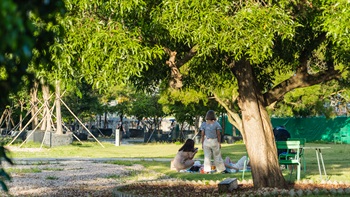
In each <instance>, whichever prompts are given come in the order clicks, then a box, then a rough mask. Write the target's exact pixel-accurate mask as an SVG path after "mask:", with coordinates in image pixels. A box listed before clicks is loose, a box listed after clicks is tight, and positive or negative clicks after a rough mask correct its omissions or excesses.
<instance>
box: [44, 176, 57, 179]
mask: <svg viewBox="0 0 350 197" xmlns="http://www.w3.org/2000/svg"><path fill="white" fill-rule="evenodd" d="M45 179H46V180H58V177H56V176H47V177H46V178H45Z"/></svg>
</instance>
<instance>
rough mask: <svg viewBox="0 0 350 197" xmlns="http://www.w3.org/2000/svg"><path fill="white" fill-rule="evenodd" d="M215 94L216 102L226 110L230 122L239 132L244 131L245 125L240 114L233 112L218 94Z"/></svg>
mask: <svg viewBox="0 0 350 197" xmlns="http://www.w3.org/2000/svg"><path fill="white" fill-rule="evenodd" d="M213 94H214V98H215V100H216V101H217V102H218V103H219V104H220V105H221V106H223V107H224V108H225V110H226V111H227V113H228V115H229V116H228V120H229V122H230V123H231V124H232V125H233V126H235V127H236V128H237V129H238V130H240V131H243V123H242V119H241V117H240V116H239V114H238V113H236V112H234V111H233V110H231V108H230V107H229V106H228V104H227V103H225V102H224V101H223V100H222V99H221V98H220V97H219V96H218V95H217V94H215V93H213Z"/></svg>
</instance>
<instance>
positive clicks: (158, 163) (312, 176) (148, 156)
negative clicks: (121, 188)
mask: <svg viewBox="0 0 350 197" xmlns="http://www.w3.org/2000/svg"><path fill="white" fill-rule="evenodd" d="M102 144H103V146H104V147H102V146H101V145H100V144H99V143H96V142H83V144H81V143H73V144H72V145H67V146H60V147H53V148H47V147H43V148H41V149H39V147H40V144H35V143H28V144H25V145H24V146H22V148H21V149H19V150H18V149H16V150H15V151H11V152H10V156H11V157H12V158H107V159H110V160H111V161H110V162H112V163H115V164H119V165H132V164H141V165H143V166H145V167H146V168H147V169H149V170H155V171H157V172H160V173H162V174H165V175H167V176H169V177H172V178H178V179H183V180H214V181H216V180H222V179H224V178H227V177H235V178H238V179H239V180H241V179H242V173H234V174H199V173H178V172H175V171H171V170H170V168H169V167H170V162H169V161H170V160H171V159H172V158H173V157H174V156H175V154H176V152H177V150H178V149H179V148H180V147H181V145H182V144H180V143H148V144H143V143H140V144H132V145H122V146H115V145H114V144H112V143H102ZM13 146H16V144H15V145H13ZM306 146H325V147H330V148H329V149H323V150H322V153H323V159H324V163H325V166H326V171H327V179H325V177H324V176H323V180H327V181H332V182H334V181H337V182H340V181H342V182H349V181H350V154H348V153H349V151H350V145H349V144H332V143H329V144H325V143H307V144H306ZM28 148H32V149H28ZM9 149H10V150H13V147H9ZM33 149H34V151H28V150H33ZM244 155H246V150H245V145H244V144H243V143H242V142H237V143H235V144H222V156H223V158H225V157H226V156H229V157H230V158H231V159H233V160H238V159H239V158H241V157H242V156H244ZM203 157H204V156H203V151H202V149H201V147H200V146H199V152H198V154H197V155H196V157H195V159H197V160H201V161H203ZM120 158H122V159H120ZM135 158H137V159H136V160H135ZM153 158H154V159H155V160H153ZM128 159H133V160H128ZM305 161H306V172H304V171H303V170H302V172H301V180H312V181H314V182H321V179H320V175H319V171H318V165H317V160H316V154H315V151H314V150H305ZM282 172H283V174H284V175H285V177H286V180H289V171H288V170H283V171H282ZM294 175H295V172H294V173H293V176H292V181H293V180H294V179H295V176H294ZM244 179H245V180H249V179H251V173H250V172H246V173H245V178H244Z"/></svg>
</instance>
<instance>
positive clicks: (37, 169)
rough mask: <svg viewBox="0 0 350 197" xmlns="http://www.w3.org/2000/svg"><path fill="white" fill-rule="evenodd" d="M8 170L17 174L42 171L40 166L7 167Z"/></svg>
mask: <svg viewBox="0 0 350 197" xmlns="http://www.w3.org/2000/svg"><path fill="white" fill-rule="evenodd" d="M6 171H7V172H9V173H16V174H26V173H41V172H42V170H41V169H40V168H7V169H6Z"/></svg>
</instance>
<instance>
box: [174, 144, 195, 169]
mask: <svg viewBox="0 0 350 197" xmlns="http://www.w3.org/2000/svg"><path fill="white" fill-rule="evenodd" d="M197 152H198V148H194V141H193V140H192V139H187V140H186V142H185V144H184V145H183V146H182V147H181V148H180V149H179V151H178V152H177V154H176V156H175V158H174V161H173V165H174V167H175V169H176V170H177V171H180V170H185V169H187V168H190V167H192V166H193V164H194V161H193V157H194V155H195V154H196V153H197Z"/></svg>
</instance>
